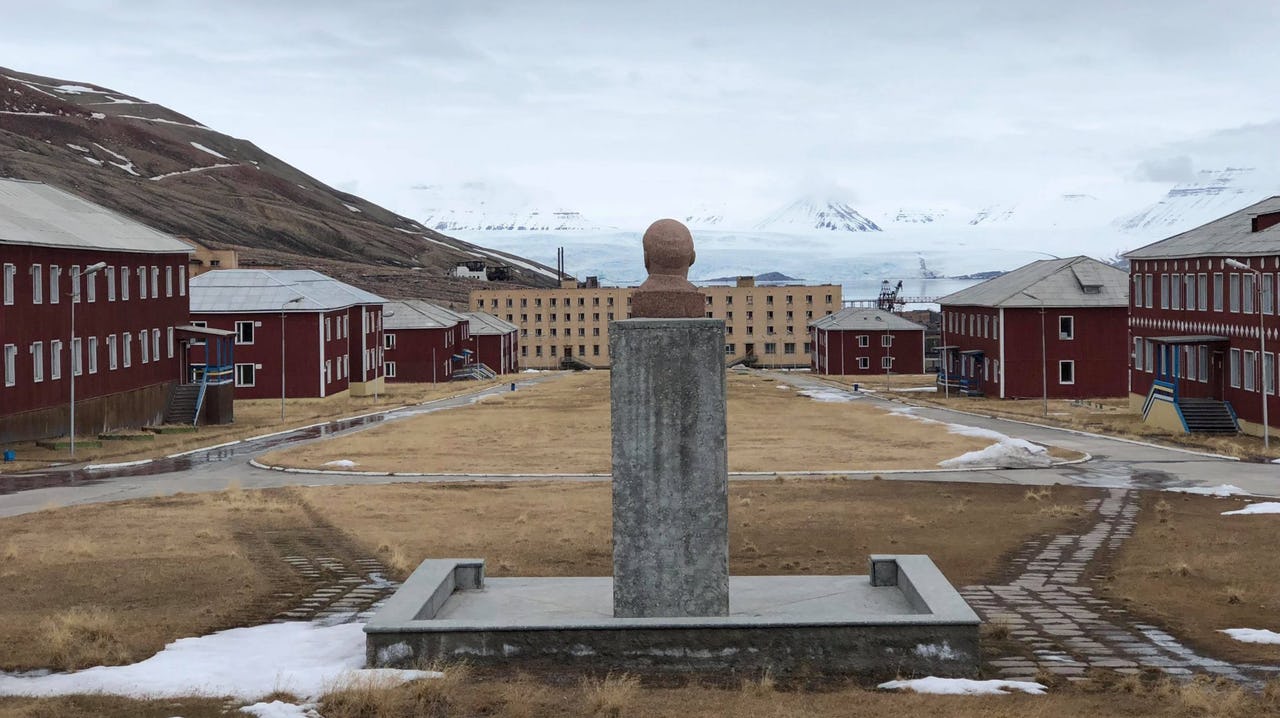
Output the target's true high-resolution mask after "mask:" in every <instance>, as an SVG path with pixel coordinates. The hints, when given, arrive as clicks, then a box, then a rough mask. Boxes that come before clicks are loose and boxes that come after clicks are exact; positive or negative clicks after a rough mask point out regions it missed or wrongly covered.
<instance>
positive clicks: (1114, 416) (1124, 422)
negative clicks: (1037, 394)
mask: <svg viewBox="0 0 1280 718" xmlns="http://www.w3.org/2000/svg"><path fill="white" fill-rule="evenodd" d="M822 378H823V379H826V380H828V381H831V382H834V383H836V384H841V385H844V386H849V385H851V384H853V383H854V382H855V381H858V380H857V379H854V378H852V377H847V376H824V377H822ZM910 378H911V379H922V380H924V381H917V383H916V384H914V385H915V386H929V385H932V383H933V375H924V376H920V377H910ZM903 379H904V385H906V384H909V383H910V382H909V381H907V379H908V377H904V378H903ZM862 383H864V385H865V384H868V382H862ZM869 385H870V387H871V388H873V389H874V388H877V385H876V384H875V383H869ZM881 386H882V385H881ZM897 396H898V397H899V398H901V399H903V400H905V401H909V402H913V403H919V404H926V405H931V406H945V407H947V408H950V409H959V410H961V411H971V412H974V413H977V414H986V415H990V416H1000V417H1005V418H1010V419H1021V420H1025V421H1033V422H1036V423H1040V424H1048V425H1050V426H1061V427H1065V428H1068V429H1080V430H1082V431H1089V432H1093V433H1097V434H1105V435H1107V436H1120V437H1124V438H1129V439H1138V440H1140V441H1149V442H1152V443H1157V444H1167V445H1169V446H1177V447H1182V448H1191V449H1198V450H1201V451H1209V452H1213V453H1218V454H1223V455H1226V456H1235V457H1238V458H1242V459H1257V458H1261V457H1264V456H1265V457H1266V458H1269V459H1275V458H1280V442H1273V445H1272V447H1271V449H1269V450H1268V449H1266V448H1264V447H1263V445H1262V439H1261V438H1258V437H1255V436H1245V435H1241V436H1230V437H1224V436H1200V435H1186V434H1173V433H1170V432H1168V431H1166V430H1164V429H1161V428H1159V427H1155V426H1151V425H1149V424H1145V423H1143V421H1142V417H1141V416H1140V415H1139V414H1138V413H1136V412H1134V411H1133V409H1131V408H1130V407H1129V400H1128V399H1127V398H1122V399H1086V400H1083V401H1081V402H1075V401H1072V400H1066V399H1061V400H1060V399H1052V400H1050V401H1049V402H1048V415H1047V416H1046V415H1045V413H1044V402H1042V401H1041V400H1040V399H991V398H986V397H966V396H952V397H951V398H945V397H944V396H943V395H941V394H931V393H916V392H902V393H900V394H897Z"/></svg>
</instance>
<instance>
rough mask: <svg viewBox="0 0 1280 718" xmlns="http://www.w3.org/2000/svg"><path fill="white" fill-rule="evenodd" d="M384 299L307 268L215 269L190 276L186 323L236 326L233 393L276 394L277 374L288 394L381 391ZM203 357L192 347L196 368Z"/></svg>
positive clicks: (278, 388)
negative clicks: (234, 391)
mask: <svg viewBox="0 0 1280 718" xmlns="http://www.w3.org/2000/svg"><path fill="white" fill-rule="evenodd" d="M385 302H386V300H385V299H383V298H382V297H379V296H377V295H375V294H371V293H370V292H366V291H364V290H363V289H358V288H356V287H353V286H351V285H349V284H345V283H343V282H339V281H338V280H336V279H333V278H332V277H327V276H325V275H323V274H320V273H319V272H314V271H311V270H308V269H300V270H263V269H220V270H217V271H213V272H208V273H205V274H202V275H200V276H198V277H193V278H192V279H191V320H192V321H191V324H193V325H195V326H200V327H211V328H215V329H223V330H228V331H232V332H235V385H236V398H237V399H256V398H279V397H280V396H281V381H282V379H283V382H284V393H285V395H286V396H289V397H326V396H333V395H334V394H341V393H342V392H344V391H350V392H351V394H352V395H354V396H365V395H369V394H373V393H375V392H377V391H381V390H382V389H383V383H384V378H383V369H382V365H383V351H384V350H383V338H382V337H383V327H382V305H383V303H385ZM282 355H283V356H282ZM203 357H204V352H203V347H192V349H191V354H190V357H189V361H190V363H191V365H192V366H193V367H195V368H196V369H197V370H198V369H199V368H200V364H201V362H203ZM282 367H284V368H285V370H284V371H283V372H282V370H281V368H282Z"/></svg>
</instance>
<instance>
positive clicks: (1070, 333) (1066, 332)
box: [1058, 316, 1076, 339]
mask: <svg viewBox="0 0 1280 718" xmlns="http://www.w3.org/2000/svg"><path fill="white" fill-rule="evenodd" d="M1058 338H1059V339H1075V338H1076V318H1075V317H1070V316H1066V317H1058Z"/></svg>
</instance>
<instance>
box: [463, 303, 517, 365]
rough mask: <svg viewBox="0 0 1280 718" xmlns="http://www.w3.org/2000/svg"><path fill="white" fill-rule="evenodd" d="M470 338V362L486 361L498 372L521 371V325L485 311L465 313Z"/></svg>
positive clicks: (479, 362) (466, 348)
mask: <svg viewBox="0 0 1280 718" xmlns="http://www.w3.org/2000/svg"><path fill="white" fill-rule="evenodd" d="M465 316H466V317H467V323H468V324H470V328H469V330H468V331H469V333H470V337H469V338H468V339H467V342H466V347H465V351H467V352H471V353H470V354H469V355H467V357H468V358H467V359H466V362H467V363H475V364H483V365H485V366H487V367H489V369H491V370H492V371H493V372H494V373H496V374H508V373H511V372H516V371H520V359H519V357H520V346H519V344H520V339H519V337H520V327H517V326H516V325H514V324H512V323H511V322H508V321H504V320H502V319H499V318H497V317H495V316H493V315H492V314H486V313H484V312H470V313H468V314H466V315H465Z"/></svg>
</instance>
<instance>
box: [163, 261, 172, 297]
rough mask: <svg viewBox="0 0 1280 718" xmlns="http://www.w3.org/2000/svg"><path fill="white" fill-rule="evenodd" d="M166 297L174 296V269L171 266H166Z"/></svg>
mask: <svg viewBox="0 0 1280 718" xmlns="http://www.w3.org/2000/svg"><path fill="white" fill-rule="evenodd" d="M164 295H165V296H166V297H172V296H173V267H172V266H170V265H165V268H164Z"/></svg>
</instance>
